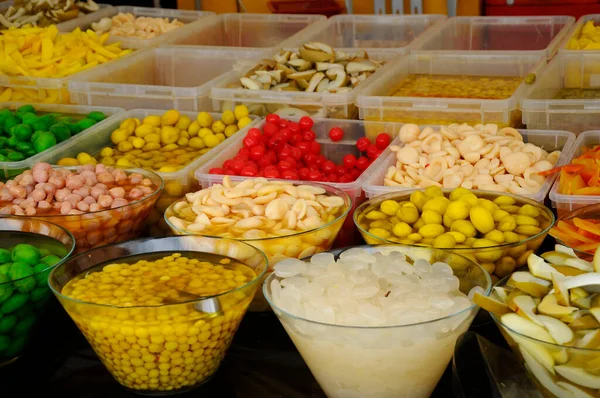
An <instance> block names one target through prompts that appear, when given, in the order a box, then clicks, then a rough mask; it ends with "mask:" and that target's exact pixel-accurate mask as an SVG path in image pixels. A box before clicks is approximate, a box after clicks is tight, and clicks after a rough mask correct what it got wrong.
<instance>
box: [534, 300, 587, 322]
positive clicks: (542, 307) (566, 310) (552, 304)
mask: <svg viewBox="0 0 600 398" xmlns="http://www.w3.org/2000/svg"><path fill="white" fill-rule="evenodd" d="M537 310H538V313H540V314H543V315H549V316H553V317H555V318H561V317H562V316H565V315H569V314H571V313H572V312H573V311H577V310H578V308H575V307H565V306H562V305H559V304H558V302H557V301H556V296H555V295H554V294H548V295H546V297H544V298H543V299H542V301H541V302H540V304H539V305H538V307H537Z"/></svg>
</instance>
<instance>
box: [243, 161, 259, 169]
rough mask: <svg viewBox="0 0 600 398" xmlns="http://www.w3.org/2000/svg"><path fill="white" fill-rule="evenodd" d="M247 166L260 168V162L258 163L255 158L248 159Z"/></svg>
mask: <svg viewBox="0 0 600 398" xmlns="http://www.w3.org/2000/svg"><path fill="white" fill-rule="evenodd" d="M246 166H251V167H254V168H255V169H258V164H256V162H255V161H254V160H248V161H247V162H246Z"/></svg>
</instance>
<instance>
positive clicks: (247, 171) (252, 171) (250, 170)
mask: <svg viewBox="0 0 600 398" xmlns="http://www.w3.org/2000/svg"><path fill="white" fill-rule="evenodd" d="M257 173H258V169H257V168H255V167H252V166H246V167H244V168H243V169H242V171H240V175H242V176H244V177H254V176H255V175H256V174H257Z"/></svg>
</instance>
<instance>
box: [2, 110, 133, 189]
mask: <svg viewBox="0 0 600 398" xmlns="http://www.w3.org/2000/svg"><path fill="white" fill-rule="evenodd" d="M22 105H26V104H25V103H18V102H5V103H3V104H1V105H0V109H6V108H8V109H16V108H18V107H20V106H22ZM33 106H34V107H35V109H36V111H41V112H59V113H64V114H72V115H86V114H88V113H90V112H93V111H100V112H104V114H105V115H106V116H107V118H106V119H104V120H102V121H101V122H99V123H96V124H95V125H94V126H93V127H92V128H89V129H86V130H83V131H82V132H80V133H79V134H77V135H75V136H73V137H71V138H69V139H68V140H66V141H63V142H61V143H58V144H56V145H55V146H53V147H52V148H50V149H47V150H45V151H43V152H40V153H38V154H36V155H34V156H31V157H29V158H27V159H24V160H21V161H18V162H0V173H1V174H0V179H7V178H11V177H14V176H16V175H17V174H21V173H22V172H23V171H25V170H27V169H30V168H31V167H33V165H34V164H36V163H38V162H47V163H55V162H57V161H58V160H59V159H61V158H63V157H65V155H64V154H65V152H64V150H65V148H66V147H68V146H70V145H72V144H75V143H76V142H78V141H81V140H84V141H85V140H87V137H86V136H88V132H92V134H93V131H95V129H97V128H100V129H102V128H104V126H107V125H109V124H110V123H112V122H113V121H114V120H117V119H118V117H119V114H120V113H122V112H123V109H121V108H113V107H97V106H94V107H90V106H78V105H58V104H33Z"/></svg>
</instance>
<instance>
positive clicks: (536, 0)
mask: <svg viewBox="0 0 600 398" xmlns="http://www.w3.org/2000/svg"><path fill="white" fill-rule="evenodd" d="M509 3H512V4H509ZM484 7H485V8H484V14H485V15H490V16H501V15H571V16H574V17H575V18H579V17H580V16H582V15H586V14H598V13H600V1H599V0H485V3H484Z"/></svg>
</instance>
